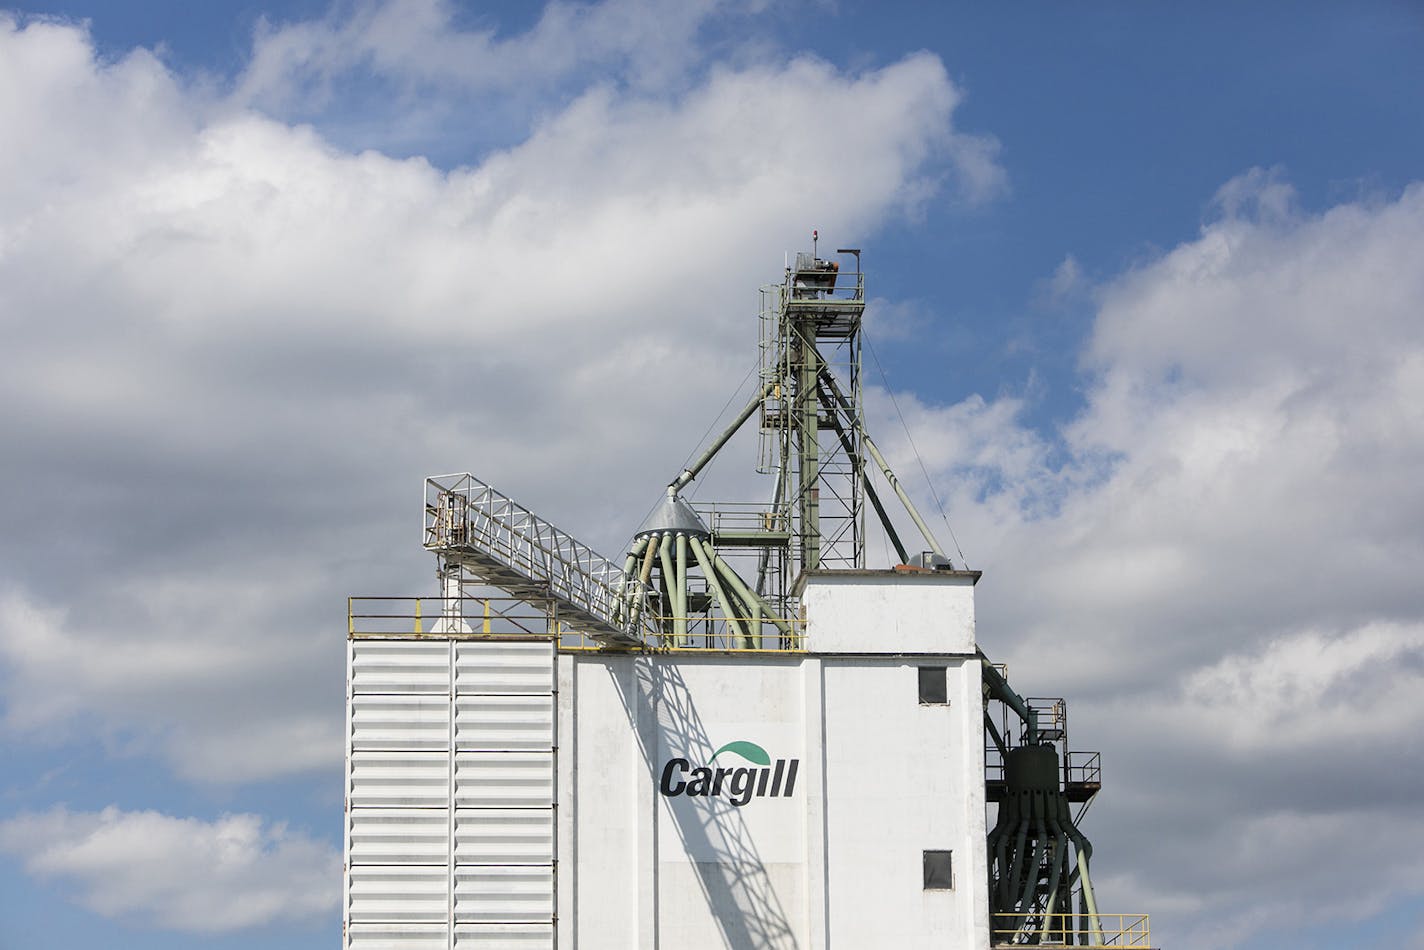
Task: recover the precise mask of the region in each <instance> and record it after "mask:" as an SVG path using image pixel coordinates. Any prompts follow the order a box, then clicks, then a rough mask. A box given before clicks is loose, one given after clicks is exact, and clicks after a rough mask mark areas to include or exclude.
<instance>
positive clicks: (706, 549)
mask: <svg viewBox="0 0 1424 950" xmlns="http://www.w3.org/2000/svg"><path fill="white" fill-rule="evenodd" d="M694 543H695V544H698V545H701V547H702V552H703V553H704V554H705V555H706V556H707V562H708V563H709V564H711V565H712V570H714V571H716V572H717V579H718V580H719V581H721V582H722V584H723V587H722V590H723V591H724V592H725V593H726V595H727V604H728V607H729V608H730V609H732V610H734V611H735V612H736V615H737V617H738V618H739V619H740V620H741V622H742V633H741V635H740V636H739V637H738V639H737V641H736V643H737V645H739V646H741V648H742V649H752V648H754V647H755V646H756V642H757V639H758V637H757V634H759V633H760V632H761V608H760V607H759V606H758V605H756V604H754V603H752V602H751V601H750V600H748V599H747V596H746V595H747V594H748V593H749V592H748V591H747V586H746V585H745V584H743V583H742V579H741V578H740V577H738V576H737V574H736V572H735V571H733V570H732V569H731V568H729V567H728V566H727V562H726V561H723V560H722V559H721V558H720V557H718V556H717V551H716V549H715V548H713V547H712V543H711V542H710V541H708V540H706V539H705V538H698V539H695V540H694Z"/></svg>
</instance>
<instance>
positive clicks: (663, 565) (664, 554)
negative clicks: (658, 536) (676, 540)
mask: <svg viewBox="0 0 1424 950" xmlns="http://www.w3.org/2000/svg"><path fill="white" fill-rule="evenodd" d="M662 539H663V540H662V543H661V544H659V545H658V566H659V568H660V570H659V571H658V577H659V578H660V579H661V580H662V585H663V589H664V590H666V591H667V592H668V596H667V606H668V609H669V610H671V611H672V612H673V613H674V614H676V613H677V604H676V603H674V595H673V593H672V585H673V580H674V579H675V578H676V576H677V575H676V574H675V573H674V572H673V569H672V535H671V534H668V533H667V532H663V536H662Z"/></svg>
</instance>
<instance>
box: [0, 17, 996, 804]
mask: <svg viewBox="0 0 1424 950" xmlns="http://www.w3.org/2000/svg"><path fill="white" fill-rule="evenodd" d="M645 7H646V4H642V3H614V4H609V5H607V6H594V7H581V6H580V7H574V6H561V5H554V6H552V7H550V8H549V9H548V10H547V11H546V12H545V14H544V16H543V19H541V20H540V21H539V22H538V23H537V24H536V25H535V26H534V27H532V28H531V31H530V32H529V33H528V34H527V35H526V34H519V35H517V36H513V37H506V38H492V37H491V36H489V35H488V33H479V32H478V30H477V31H475V32H474V33H471V32H468V31H467V32H461V27H460V25H459V24H452V23H451V22H450V17H451V11H450V8H449V7H448V6H446V5H442V4H434V3H426V4H418V3H417V4H357V5H355V6H354V7H349V8H348V7H342V8H340V9H339V10H338V11H337V12H336V13H333V14H332V16H331V17H329V18H326V19H323V20H320V21H315V22H314V23H311V24H306V25H305V26H303V25H291V24H288V25H286V26H281V27H272V28H271V29H269V30H267V31H266V32H264V33H263V34H262V35H261V36H260V37H259V39H258V43H257V49H256V52H255V53H254V58H253V60H252V64H251V67H250V69H249V70H248V73H247V77H248V79H249V80H251V81H252V82H253V83H257V84H258V85H260V86H261V87H262V88H263V89H264V90H268V91H270V90H272V89H275V88H276V85H279V84H280V83H279V82H278V81H277V80H273V81H272V82H267V81H266V80H262V81H261V82H259V81H258V79H257V78H254V77H259V76H260V75H261V76H273V75H277V74H283V75H285V74H286V72H289V71H290V70H289V68H288V67H289V66H291V64H292V63H298V64H299V66H291V69H296V70H297V71H298V72H302V71H303V70H305V71H307V72H312V71H315V73H318V74H320V75H322V76H334V75H337V74H338V73H339V72H340V71H341V70H344V69H348V68H354V67H355V66H357V65H360V64H365V63H370V62H376V63H378V66H379V69H380V70H382V71H384V72H389V73H391V74H392V75H395V74H397V73H399V74H402V75H404V74H406V73H407V72H409V71H410V70H416V69H418V68H421V67H420V64H421V63H425V64H426V66H427V67H428V69H429V70H431V72H430V73H429V74H428V75H426V76H425V77H424V78H423V79H421V81H422V82H426V81H428V82H432V83H436V82H438V83H444V82H447V81H452V71H455V72H458V70H460V69H465V68H467V67H468V68H471V69H475V68H479V69H484V68H493V67H491V66H490V64H483V65H481V64H482V63H483V60H482V59H481V58H480V57H481V55H483V54H480V55H476V53H477V52H478V50H475V51H474V52H472V51H471V50H473V49H474V47H471V48H470V49H465V48H464V47H460V44H470V43H475V44H478V43H484V44H486V45H487V46H488V53H489V56H491V57H494V58H495V59H498V58H499V57H510V56H513V57H516V58H527V59H529V60H530V61H532V62H542V61H544V60H548V61H549V62H552V61H553V60H554V59H556V57H555V56H554V52H555V51H556V50H557V47H558V43H560V42H563V41H562V40H560V39H559V37H560V36H566V35H567V33H568V31H570V30H578V31H580V32H581V35H582V31H585V30H586V29H593V31H594V34H596V35H597V36H604V37H605V39H606V40H607V43H606V44H605V45H604V47H598V44H596V43H595V44H593V46H591V47H589V48H590V49H593V50H594V53H590V55H604V54H605V53H606V55H609V56H625V54H627V51H628V50H633V49H641V48H643V47H642V46H641V45H640V44H639V41H638V40H637V37H636V36H634V37H631V38H630V37H622V38H621V39H619V38H618V37H620V36H621V33H620V27H619V24H620V23H623V22H625V21H630V22H631V21H637V22H638V23H640V24H643V26H641V27H640V29H647V28H651V27H650V26H648V24H649V23H651V22H654V21H652V20H647V19H645V16H651V15H652V13H653V12H656V11H651V8H648V9H645ZM699 16H700V14H697V12H696V11H693V12H692V15H691V16H690V17H689V18H688V19H687V21H686V22H687V28H688V29H695V28H696V24H697V22H699V20H698V17H699ZM591 24H592V25H591ZM598 24H602V25H598ZM397 26H399V27H400V29H396V27H397ZM659 28H660V29H661V27H659ZM303 31H305V32H303ZM353 31H354V32H353ZM434 33H440V34H441V36H442V37H443V38H444V39H443V40H442V42H443V41H448V43H449V44H451V45H450V47H449V48H448V49H447V48H446V47H440V46H438V44H437V46H431V47H428V49H427V46H428V44H427V40H429V39H430V38H431V36H432V35H433V34H434ZM353 36H354V37H357V38H358V39H359V38H360V37H365V38H366V40H362V41H360V42H356V43H354V45H351V46H349V47H347V46H344V45H343V44H342V42H340V40H344V39H350V38H351V37H353ZM481 36H482V37H483V39H479V38H478V37H481ZM333 37H334V38H333ZM367 41H369V42H367ZM363 42H364V43H366V45H364V46H363V45H362V43H363ZM282 44H287V45H286V47H285V48H287V49H288V53H281V54H280V55H279V53H278V52H275V51H276V50H277V49H278V47H281V46H282ZM303 44H304V45H303ZM372 44H378V45H379V48H376V47H375V46H373V45H372ZM509 44H513V45H512V46H511V45H509ZM521 44H522V45H521ZM619 44H626V45H619ZM643 45H646V44H643ZM298 47H300V49H298ZM456 47H460V48H459V49H457V48H456ZM615 47H616V48H615ZM516 48H518V49H516ZM599 48H603V49H604V53H598V52H597V50H598V49H599ZM292 50H297V52H292ZM429 50H434V54H432V55H429V56H427V55H425V54H426V53H427V52H428V51H429ZM441 50H444V51H445V52H441ZM519 50H522V52H521V51H519ZM620 50H622V52H620ZM348 54H349V55H350V56H352V57H354V58H351V59H347V58H342V57H346V56H348ZM273 57H276V59H277V60H280V62H281V63H282V64H286V65H279V66H273V65H272V63H273V62H274V61H276V60H274V59H273ZM283 57H285V58H283ZM300 64H304V65H300ZM639 68H642V67H639ZM496 71H497V70H496ZM411 75H414V73H411ZM282 81H283V82H284V81H285V80H282ZM481 82H484V80H482V79H480V78H479V77H478V76H471V77H470V78H469V84H470V88H474V87H475V86H478V85H479V83H481ZM244 88H247V87H244ZM252 88H255V87H252ZM481 88H483V87H481ZM0 90H4V91H3V92H0V126H3V127H5V128H6V129H9V130H13V131H14V132H15V135H14V136H13V138H14V141H15V142H17V143H23V144H22V145H21V146H20V147H16V148H9V149H5V150H4V152H3V155H0V163H3V164H0V170H3V171H4V173H5V174H4V175H3V176H0V209H3V210H4V214H3V215H0V328H3V332H4V335H5V339H6V346H5V348H4V350H3V352H0V400H3V402H4V404H6V405H8V406H11V407H15V410H16V411H13V412H10V413H6V414H4V415H3V416H0V440H3V442H4V444H5V446H6V451H5V452H4V453H3V455H0V477H3V479H4V481H5V484H6V485H7V486H9V489H10V490H9V491H7V492H6V494H5V496H4V498H3V499H0V523H3V525H4V528H5V530H4V537H5V539H6V541H5V544H4V545H3V547H0V568H3V571H4V577H5V578H6V580H7V583H6V589H5V592H4V597H3V600H0V677H3V682H4V686H5V694H4V695H5V701H4V706H5V712H4V719H3V720H0V722H3V725H4V726H5V727H6V728H7V730H8V732H9V734H10V735H11V736H12V737H14V738H15V739H16V741H21V740H20V737H22V736H23V737H27V738H29V739H39V740H41V741H43V740H48V739H53V738H54V737H56V736H63V735H66V734H69V732H68V731H69V730H74V729H84V730H98V731H100V733H101V734H103V735H106V736H109V737H111V738H112V739H113V741H114V744H115V747H119V746H121V747H122V748H124V749H126V750H134V749H138V750H141V751H142V752H143V753H145V754H153V755H158V756H161V757H162V758H163V759H165V760H166V761H167V762H168V763H170V765H171V767H172V768H173V769H174V770H175V771H176V772H177V773H178V774H180V775H182V776H184V777H185V778H190V779H201V780H207V781H221V782H239V781H251V780H257V779H265V778H270V777H274V776H282V775H290V774H293V773H300V772H304V771H309V770H312V769H320V768H333V767H334V766H335V764H336V763H337V762H339V755H340V751H339V750H340V743H339V724H340V715H341V676H342V669H343V664H342V662H341V631H342V629H343V624H342V620H341V617H340V611H341V607H342V604H343V601H344V598H345V596H346V595H347V594H349V593H353V592H370V593H380V594H386V593H405V592H409V593H419V592H424V591H427V590H428V589H429V588H430V578H429V574H430V572H431V571H432V569H433V565H432V564H430V563H429V562H428V560H427V559H426V558H425V557H424V556H423V555H422V552H420V551H419V549H418V547H417V544H418V537H419V535H418V530H419V529H418V526H417V525H416V523H415V520H414V519H416V518H418V508H416V507H414V505H415V502H414V498H415V496H414V492H415V490H416V486H417V484H418V483H419V481H420V480H421V479H422V478H423V477H424V476H426V475H428V474H431V473H434V472H447V471H457V470H462V469H466V468H469V469H474V470H476V471H478V472H479V473H480V474H481V475H482V476H483V477H486V478H488V479H489V480H491V481H492V482H493V483H494V484H496V485H499V486H501V487H508V488H515V487H517V491H516V494H517V495H518V496H519V497H521V499H522V500H527V501H528V502H530V503H531V504H532V505H534V506H535V507H536V508H538V509H539V510H540V511H541V513H543V514H545V515H546V516H548V517H550V518H551V519H553V520H555V521H556V522H557V523H560V524H563V525H565V526H567V527H569V528H570V529H571V530H574V531H575V532H576V533H578V534H579V535H581V536H583V537H585V538H586V539H587V540H589V541H591V542H593V543H594V544H595V545H596V546H598V547H600V548H603V549H605V550H608V551H611V552H614V553H615V554H616V550H615V549H616V548H617V546H618V545H620V544H622V543H623V542H624V540H626V537H627V534H628V532H629V531H630V529H631V527H632V525H633V524H635V523H636V518H631V517H630V516H629V514H628V513H629V512H636V511H641V510H643V509H644V508H645V507H646V505H647V504H648V502H649V500H650V499H653V498H655V497H656V496H657V493H658V491H659V486H661V485H663V484H665V483H666V480H667V479H668V478H670V477H671V476H672V475H673V474H675V472H676V471H677V466H678V464H679V463H680V461H681V460H682V459H683V457H684V455H685V453H686V452H687V451H688V450H689V448H690V446H689V445H688V444H687V438H688V436H687V432H686V429H687V426H688V420H689V419H692V420H694V422H693V424H694V425H701V424H702V423H703V422H705V421H710V420H707V419H704V418H703V417H704V416H705V415H706V412H705V411H704V410H699V409H697V408H696V407H698V406H709V405H711V406H715V405H719V404H720V403H721V401H722V400H723V399H724V398H725V396H726V394H727V391H728V389H729V388H732V387H734V386H735V381H736V380H737V379H740V378H741V377H742V376H743V374H744V373H745V371H746V370H747V369H748V368H749V364H750V361H751V359H752V353H753V350H752V349H751V347H752V341H753V340H754V339H755V337H756V332H757V330H756V316H755V313H756V293H755V288H756V287H757V286H758V285H759V284H761V283H763V282H765V281H766V280H768V279H769V278H773V279H774V277H775V276H776V272H777V270H778V269H779V266H780V262H781V259H782V253H783V252H784V251H785V250H786V249H787V248H796V247H799V246H800V244H801V242H802V240H803V239H804V236H805V232H806V231H809V230H810V228H811V227H814V226H819V227H820V228H821V229H822V231H823V233H828V234H830V233H840V234H859V233H866V232H868V231H872V230H874V229H875V228H877V227H879V226H880V225H881V224H882V223H884V222H885V221H887V220H890V219H892V218H894V217H895V216H897V215H902V214H904V213H906V212H907V211H910V210H913V209H914V208H916V207H918V206H919V204H920V203H922V202H924V201H926V200H927V196H929V195H931V194H933V193H934V192H935V190H936V189H937V188H939V187H940V185H941V184H942V183H945V182H950V183H954V182H957V183H958V185H951V187H958V188H960V189H962V190H964V191H965V192H966V193H973V194H984V193H988V191H991V190H992V189H993V188H994V187H995V186H996V183H998V182H1000V181H1001V180H1002V170H1001V169H999V168H998V166H997V165H995V164H994V162H993V160H992V158H991V157H989V156H990V154H991V152H992V145H991V143H989V142H988V141H987V140H984V139H980V138H976V137H974V136H971V135H965V134H964V133H962V132H960V131H959V130H958V129H956V128H955V126H954V123H953V118H954V114H955V111H956V109H957V107H958V104H959V101H960V92H959V90H958V89H957V88H956V87H955V85H954V84H953V83H952V82H951V81H950V80H949V78H948V76H947V74H946V71H945V69H944V66H943V64H941V63H940V62H939V60H938V59H936V58H935V57H933V56H930V55H926V54H919V55H913V56H909V57H907V58H905V59H903V60H901V61H899V62H895V63H891V64H888V65H886V66H884V67H883V68H879V69H871V70H866V71H864V72H859V73H854V74H851V73H845V72H842V71H840V70H837V69H835V68H833V67H832V66H830V65H828V64H826V63H824V62H821V61H818V60H814V59H809V58H795V57H792V58H786V57H771V58H767V57H749V58H743V59H741V60H739V61H738V65H734V66H733V65H719V66H716V67H715V68H714V67H710V66H709V68H707V69H705V70H701V71H699V72H696V73H692V74H689V76H688V79H687V82H685V83H683V84H682V85H680V86H678V87H676V88H668V89H659V90H658V91H657V93H656V94H650V93H648V92H646V91H640V90H642V87H640V86H638V84H636V83H627V84H622V85H619V84H602V85H591V86H585V87H582V88H575V89H571V90H570V91H569V93H568V95H567V96H566V97H554V98H551V99H549V100H547V101H546V102H545V103H544V108H543V110H542V111H541V112H540V113H539V115H540V116H541V118H539V119H538V120H537V121H536V122H535V123H534V125H533V128H532V132H531V133H530V134H529V135H528V136H527V137H523V138H520V139H519V140H517V141H515V142H513V143H512V144H510V145H508V146H507V147H504V148H502V149H497V150H494V151H492V152H490V153H488V154H486V155H484V157H482V158H481V159H480V160H479V161H477V162H475V163H472V164H468V165H465V166H461V167H457V168H454V169H452V170H445V169H442V168H438V167H435V166H434V165H432V164H431V163H429V162H427V161H426V160H424V159H421V158H411V159H398V158H392V157H389V156H387V155H384V154H381V153H379V152H376V151H360V152H355V151H351V150H348V149H344V148H342V147H339V146H337V145H335V144H333V143H332V142H331V141H330V140H329V139H328V138H327V137H325V136H324V135H323V134H322V133H321V132H320V131H318V129H317V127H313V126H305V125H294V124H292V123H291V122H290V121H288V119H287V118H285V117H283V116H281V115H274V114H272V113H270V112H267V111H263V110H262V109H259V108H257V107H255V106H252V105H250V103H259V102H261V101H264V100H263V99H262V96H258V95H257V94H256V93H253V94H252V96H251V97H250V98H249V99H247V100H245V102H246V103H249V104H244V100H243V99H242V98H241V96H238V97H237V98H236V99H234V98H231V97H229V98H224V97H223V96H220V95H216V94H215V93H214V92H213V88H212V87H211V85H205V86H203V87H202V88H199V87H197V86H195V85H194V84H192V83H190V82H189V81H188V80H186V79H185V78H184V77H181V76H177V75H175V74H174V73H172V72H171V71H170V70H168V69H167V68H166V67H165V66H164V65H163V64H162V63H161V62H160V61H159V60H158V59H157V58H155V57H154V56H153V55H151V54H149V53H147V52H144V51H141V50H139V51H134V52H132V53H130V54H128V55H125V56H120V57H117V58H115V59H112V60H101V59H99V58H98V57H97V56H96V54H95V52H94V50H93V48H92V46H91V43H90V41H89V38H88V37H87V36H86V35H85V33H84V32H83V30H82V29H80V28H77V27H75V26H72V25H66V24H62V23H56V22H49V21H43V20H26V21H24V22H20V21H17V20H16V19H14V18H12V17H8V16H7V17H4V18H0ZM264 94H265V93H264ZM264 108H265V107H264ZM827 115H832V116H834V115H853V116H855V117H856V120H857V122H858V123H859V125H860V130H861V133H862V134H858V135H856V136H851V137H841V138H840V139H838V150H837V155H836V160H835V161H827V160H826V156H825V155H824V154H823V152H822V150H821V148H820V146H819V144H818V143H819V142H821V141H822V140H823V133H824V121H825V117H826V116H827ZM575 473H576V475H575ZM401 499H406V500H407V502H406V503H403V502H402V501H401ZM400 551H406V552H408V553H407V554H406V555H400V554H399V553H393V552H400ZM279 735H280V736H283V737H285V738H284V740H283V741H281V742H275V741H273V739H274V737H276V736H279ZM120 740H121V741H120Z"/></svg>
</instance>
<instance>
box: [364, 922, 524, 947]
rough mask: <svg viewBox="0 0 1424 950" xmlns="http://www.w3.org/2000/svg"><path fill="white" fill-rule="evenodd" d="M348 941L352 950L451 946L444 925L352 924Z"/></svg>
mask: <svg viewBox="0 0 1424 950" xmlns="http://www.w3.org/2000/svg"><path fill="white" fill-rule="evenodd" d="M346 938H347V946H349V947H351V950H447V948H448V947H449V946H450V935H449V931H448V928H447V927H446V926H445V925H444V924H350V925H349V926H348V927H347V928H346ZM531 946H537V944H532V945H531Z"/></svg>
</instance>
